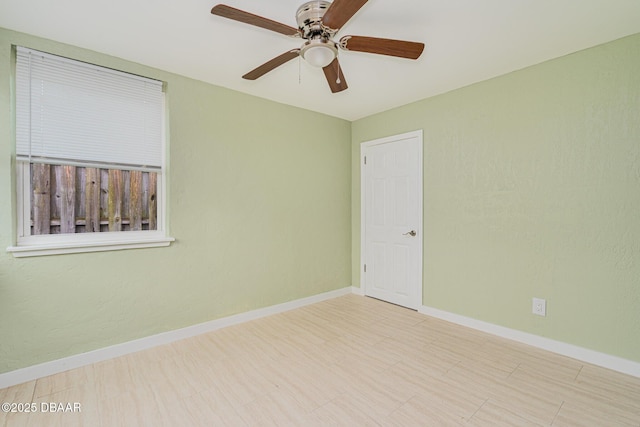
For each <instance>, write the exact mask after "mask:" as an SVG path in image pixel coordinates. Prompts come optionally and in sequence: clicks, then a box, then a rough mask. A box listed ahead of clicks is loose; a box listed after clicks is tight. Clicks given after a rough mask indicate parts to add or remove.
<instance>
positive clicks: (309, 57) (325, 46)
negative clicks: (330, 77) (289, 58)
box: [300, 39, 338, 68]
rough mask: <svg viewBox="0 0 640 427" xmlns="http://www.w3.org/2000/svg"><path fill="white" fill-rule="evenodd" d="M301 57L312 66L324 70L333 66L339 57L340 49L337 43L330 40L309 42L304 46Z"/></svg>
mask: <svg viewBox="0 0 640 427" xmlns="http://www.w3.org/2000/svg"><path fill="white" fill-rule="evenodd" d="M300 55H301V56H302V57H303V58H304V59H305V60H306V61H307V62H308V63H309V64H310V65H312V66H314V67H318V68H324V67H326V66H327V65H329V64H331V63H332V62H333V60H334V59H335V58H336V56H338V48H337V47H336V45H335V43H333V42H331V41H328V40H322V39H315V40H309V41H308V42H306V43H305V44H304V46H303V47H302V49H300Z"/></svg>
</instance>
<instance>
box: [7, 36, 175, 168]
mask: <svg viewBox="0 0 640 427" xmlns="http://www.w3.org/2000/svg"><path fill="white" fill-rule="evenodd" d="M16 98H17V100H16V101H17V102H16V106H17V107H16V155H17V158H18V160H21V161H27V162H31V163H50V164H72V165H78V166H93V167H104V168H111V169H114V168H119V169H129V170H134V169H137V170H149V171H160V170H161V168H162V147H163V144H162V138H163V126H164V124H163V117H164V115H163V110H164V94H163V92H162V82H159V81H157V80H152V79H148V78H144V77H140V76H136V75H132V74H127V73H124V72H120V71H115V70H111V69H107V68H103V67H99V66H96V65H91V64H87V63H84V62H80V61H74V60H71V59H67V58H63V57H59V56H55V55H51V54H47V53H44V52H39V51H36V50H32V49H26V48H22V47H18V49H17V63H16Z"/></svg>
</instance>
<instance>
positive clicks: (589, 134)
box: [0, 29, 640, 373]
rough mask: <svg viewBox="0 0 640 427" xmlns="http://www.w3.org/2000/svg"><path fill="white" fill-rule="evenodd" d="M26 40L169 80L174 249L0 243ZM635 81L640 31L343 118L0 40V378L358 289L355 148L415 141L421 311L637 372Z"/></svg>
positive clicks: (10, 237) (639, 267)
mask: <svg viewBox="0 0 640 427" xmlns="http://www.w3.org/2000/svg"><path fill="white" fill-rule="evenodd" d="M12 44H19V45H24V46H28V47H32V48H35V49H40V50H45V51H48V52H52V53H56V54H61V55H66V56H70V57H73V58H76V59H80V60H85V61H88V62H93V63H97V64H100V65H105V66H109V67H113V68H117V69H122V70H125V71H130V72H134V73H138V74H142V75H147V76H149V77H153V78H157V79H161V80H163V81H166V82H167V84H168V94H167V99H168V107H169V110H170V111H169V119H170V123H169V125H170V135H169V159H170V167H169V174H168V187H169V188H168V190H169V200H168V214H169V222H168V225H169V228H170V234H171V236H173V237H175V238H176V239H177V241H176V242H175V243H174V244H172V245H171V246H170V247H168V248H156V249H139V250H128V251H118V252H102V253H91V254H73V255H61V256H48V257H36V258H22V259H17V258H14V257H13V256H12V255H11V254H8V253H6V252H5V251H4V250H2V248H6V247H8V246H11V245H13V244H14V243H15V241H14V236H15V213H14V211H15V206H14V199H15V197H14V195H13V194H14V190H13V186H14V183H15V179H14V172H13V150H14V148H13V147H14V142H13V137H12V121H11V116H12V112H11V106H12V102H11V98H10V94H11V88H10V85H11V81H12V80H11V75H10V73H11V45H12ZM639 75H640V35H636V36H632V37H628V38H625V39H622V40H618V41H616V42H613V43H609V44H605V45H602V46H598V47H596V48H593V49H589V50H586V51H582V52H578V53H576V54H573V55H569V56H566V57H563V58H559V59H556V60H553V61H549V62H546V63H543V64H540V65H536V66H533V67H530V68H527V69H524V70H521V71H518V72H514V73H511V74H508V75H505V76H502V77H499V78H496V79H492V80H489V81H485V82H482V83H479V84H475V85H473V86H469V87H466V88H463V89H459V90H456V91H453V92H450V93H447V94H444V95H440V96H437V97H433V98H429V99H426V100H423V101H420V102H417V103H414V104H411V105H407V106H404V107H401V108H398V109H394V110H391V111H388V112H386V113H382V114H379V115H374V116H371V117H368V118H364V119H361V120H358V121H356V122H354V123H349V122H347V121H343V120H339V119H336V118H332V117H328V116H325V115H321V114H317V113H313V112H309V111H305V110H301V109H298V108H294V107H289V106H285V105H281V104H277V103H274V102H270V101H266V100H262V99H259V98H255V97H251V96H248V95H244V94H240V93H237V92H234V91H231V90H227V89H224V88H220V87H215V86H211V85H208V84H205V83H202V82H198V81H194V80H190V79H187V78H184V77H181V76H177V75H174V74H170V73H166V72H163V71H159V70H155V69H151V68H148V67H144V66H141V65H137V64H133V63H130V62H126V61H123V60H120V59H117V58H113V57H108V56H105V55H101V54H98V53H94V52H89V51H86V50H82V49H79V48H75V47H72V46H66V45H62V44H59V43H55V42H52V41H47V40H43V39H39V38H35V37H31V36H28V35H24V34H20V33H15V32H11V31H7V30H2V29H0V200H1V201H2V203H0V339H1V341H2V342H1V344H0V373H2V372H8V371H11V370H14V369H18V368H21V367H25V366H30V365H34V364H37V363H41V362H45V361H49V360H55V359H59V358H62V357H65V356H70V355H74V354H78V353H82V352H86V351H89V350H92V349H98V348H102V347H105V346H108V345H112V344H117V343H122V342H126V341H130V340H133V339H136V338H141V337H145V336H149V335H153V334H157V333H160V332H164V331H169V330H173V329H177V328H180V327H184V326H189V325H193V324H196V323H200V322H205V321H208V320H213V319H217V318H221V317H225V316H228V315H231V314H235V313H240V312H245V311H248V310H252V309H256V308H260V307H265V306H270V305H274V304H278V303H281V302H286V301H290V300H294V299H298V298H303V297H306V296H310V295H315V294H319V293H322V292H326V291H330V290H334V289H339V288H342V287H345V286H349V285H350V284H352V283H353V284H354V285H355V286H357V285H358V284H359V283H360V277H359V271H360V270H359V259H360V254H359V242H360V206H359V203H360V196H359V194H360V168H359V144H360V143H361V142H363V141H368V140H372V139H377V138H381V137H384V136H389V135H393V134H397V133H404V132H407V131H411V130H416V129H423V130H424V141H425V146H424V230H425V247H424V301H423V303H424V305H426V306H430V307H435V308H438V309H441V310H446V311H449V312H452V313H457V314H460V315H463V316H468V317H472V318H476V319H479V320H483V321H487V322H491V323H495V324H498V325H503V326H506V327H509V328H514V329H518V330H522V331H525V332H530V333H533V334H537V335H541V336H545V337H549V338H552V339H555V340H559V341H563V342H567V343H571V344H575V345H578V346H582V347H585V348H589V349H593V350H596V351H600V352H604V353H608V354H612V355H617V356H620V357H624V358H627V359H630V360H634V361H640V339H638V336H639V335H638V334H639V331H640V309H638V307H640V213H639V212H640V79H639V78H638V76H639ZM310 128H313V129H322V132H321V133H320V134H318V135H314V134H313V133H309V132H308V129H310ZM350 142H351V146H350V145H349V143H350ZM533 296H536V297H541V298H546V299H547V305H548V307H547V310H548V315H547V317H545V318H541V317H537V316H534V315H532V314H531V298H532V297H533Z"/></svg>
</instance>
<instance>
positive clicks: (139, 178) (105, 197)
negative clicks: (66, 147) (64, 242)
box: [31, 164, 158, 235]
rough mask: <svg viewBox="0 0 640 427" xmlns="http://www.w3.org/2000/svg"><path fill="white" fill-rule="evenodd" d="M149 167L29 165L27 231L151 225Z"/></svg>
mask: <svg viewBox="0 0 640 427" xmlns="http://www.w3.org/2000/svg"><path fill="white" fill-rule="evenodd" d="M157 179H158V175H157V174H156V173H153V172H141V171H122V170H117V169H96V168H84V167H76V166H59V165H43V164H32V165H31V234H32V235H36V234H59V233H89V232H100V231H128V230H155V229H156V228H157V214H158V199H157V197H156V190H157Z"/></svg>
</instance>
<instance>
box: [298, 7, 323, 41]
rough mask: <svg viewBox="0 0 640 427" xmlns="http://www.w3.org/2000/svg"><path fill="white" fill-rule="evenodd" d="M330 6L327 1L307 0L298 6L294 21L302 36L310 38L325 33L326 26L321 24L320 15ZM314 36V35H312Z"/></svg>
mask: <svg viewBox="0 0 640 427" xmlns="http://www.w3.org/2000/svg"><path fill="white" fill-rule="evenodd" d="M329 6H331V3H330V2H328V1H321V0H316V1H308V2H306V3H304V4H303V5H302V6H300V7H299V8H298V11H297V12H296V22H297V23H298V28H300V31H301V32H302V38H305V39H311V38H316V37H318V36H320V35H323V36H324V35H325V33H326V28H324V27H323V26H322V17H323V16H324V13H325V12H326V11H327V9H328V8H329ZM314 36H315V37H314Z"/></svg>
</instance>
